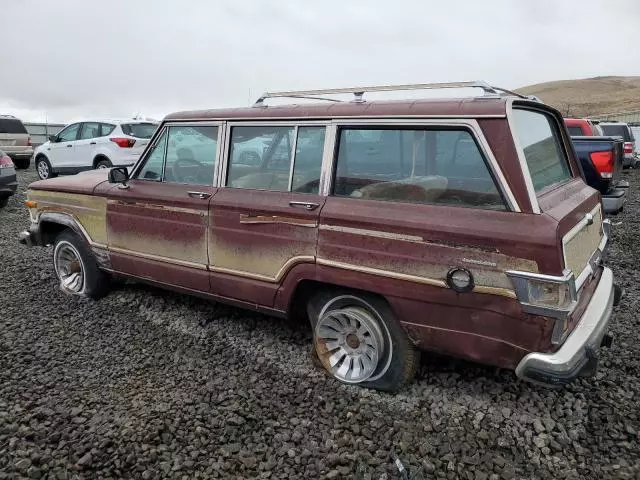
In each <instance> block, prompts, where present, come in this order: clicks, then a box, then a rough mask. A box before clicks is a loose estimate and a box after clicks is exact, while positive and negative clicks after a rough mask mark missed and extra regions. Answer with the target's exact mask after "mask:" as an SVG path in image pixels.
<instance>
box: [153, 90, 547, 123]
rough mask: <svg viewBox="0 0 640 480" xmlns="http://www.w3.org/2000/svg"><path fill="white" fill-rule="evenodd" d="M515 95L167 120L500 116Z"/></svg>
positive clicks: (195, 114)
mask: <svg viewBox="0 0 640 480" xmlns="http://www.w3.org/2000/svg"><path fill="white" fill-rule="evenodd" d="M513 98H514V97H506V96H504V97H503V96H501V97H491V98H487V97H472V98H453V99H452V98H447V99H428V100H425V99H420V100H403V101H375V102H369V101H366V102H336V103H314V104H293V105H277V106H254V107H244V108H227V109H211V110H188V111H181V112H175V113H171V114H169V115H167V116H166V117H165V118H164V120H165V121H189V120H191V121H193V120H212V119H227V120H234V119H237V120H240V119H258V120H259V119H267V118H270V119H287V118H288V119H291V118H295V119H309V120H311V119H322V118H340V117H404V118H407V117H443V118H448V117H452V118H455V117H471V118H473V117H500V118H503V117H505V116H506V113H507V102H508V100H509V99H513ZM516 101H517V103H518V104H521V103H523V104H528V105H531V106H536V107H540V106H541V105H542V104H541V103H539V102H535V101H532V100H521V99H516Z"/></svg>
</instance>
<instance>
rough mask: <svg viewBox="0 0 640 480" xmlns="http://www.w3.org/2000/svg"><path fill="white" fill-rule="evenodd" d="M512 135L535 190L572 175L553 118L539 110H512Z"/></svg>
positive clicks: (559, 181)
mask: <svg viewBox="0 0 640 480" xmlns="http://www.w3.org/2000/svg"><path fill="white" fill-rule="evenodd" d="M513 117H514V126H513V127H514V130H515V131H514V135H515V137H516V141H518V142H519V143H520V147H521V148H522V151H523V152H524V157H525V160H526V162H527V166H528V167H529V173H530V175H531V181H532V182H533V188H534V189H535V191H536V193H537V192H539V191H540V190H543V189H545V188H546V187H549V186H551V185H554V184H557V183H562V182H564V181H566V180H569V179H570V178H571V170H570V169H569V162H568V161H567V158H566V156H565V154H564V151H563V149H562V146H561V143H560V138H559V135H558V128H557V126H556V124H555V121H554V119H553V118H552V117H551V116H549V115H547V114H545V113H542V112H539V111H535V110H526V109H522V108H516V109H514V110H513Z"/></svg>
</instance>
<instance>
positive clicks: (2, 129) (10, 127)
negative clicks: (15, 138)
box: [0, 118, 27, 133]
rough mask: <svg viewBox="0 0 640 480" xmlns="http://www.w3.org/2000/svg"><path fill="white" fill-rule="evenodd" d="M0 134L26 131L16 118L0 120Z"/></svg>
mask: <svg viewBox="0 0 640 480" xmlns="http://www.w3.org/2000/svg"><path fill="white" fill-rule="evenodd" d="M0 133H27V129H26V128H24V125H23V124H22V122H21V121H20V120H18V119H17V118H0Z"/></svg>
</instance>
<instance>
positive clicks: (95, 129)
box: [80, 122, 100, 140]
mask: <svg viewBox="0 0 640 480" xmlns="http://www.w3.org/2000/svg"><path fill="white" fill-rule="evenodd" d="M99 136H100V124H99V123H95V122H86V123H83V124H82V130H81V131H80V140H89V139H90V138H97V137H99Z"/></svg>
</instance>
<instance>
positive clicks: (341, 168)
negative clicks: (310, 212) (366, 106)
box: [333, 127, 505, 210]
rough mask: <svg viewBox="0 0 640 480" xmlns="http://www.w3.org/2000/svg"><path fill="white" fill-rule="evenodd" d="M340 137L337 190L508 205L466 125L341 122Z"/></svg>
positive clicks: (457, 203)
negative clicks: (356, 124)
mask: <svg viewBox="0 0 640 480" xmlns="http://www.w3.org/2000/svg"><path fill="white" fill-rule="evenodd" d="M339 139H340V144H339V147H338V162H337V165H336V175H335V182H334V192H333V193H334V195H336V196H340V197H352V198H362V199H370V200H382V201H391V202H408V203H428V204H442V205H451V206H459V207H472V208H483V209H491V210H505V204H504V201H503V199H502V196H501V195H500V193H499V191H498V188H497V187H496V183H495V181H494V179H493V176H492V175H491V173H490V170H489V169H488V167H487V164H486V162H485V159H484V157H483V155H482V153H481V152H480V149H479V148H478V145H477V144H476V142H475V140H474V138H473V136H472V135H471V133H470V132H469V131H467V130H463V129H425V128H415V127H406V128H401V129H396V128H393V129H390V128H343V129H341V130H340V137H339Z"/></svg>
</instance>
